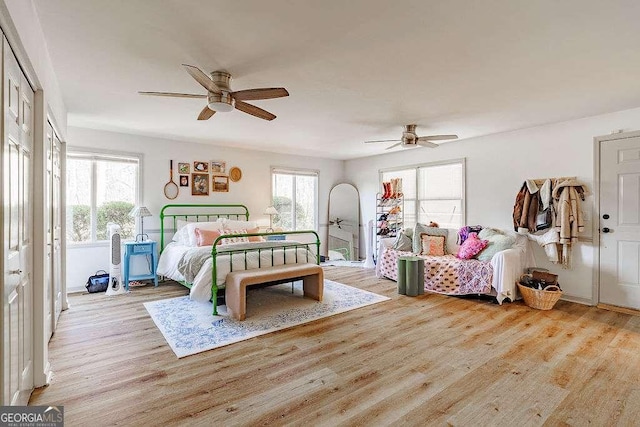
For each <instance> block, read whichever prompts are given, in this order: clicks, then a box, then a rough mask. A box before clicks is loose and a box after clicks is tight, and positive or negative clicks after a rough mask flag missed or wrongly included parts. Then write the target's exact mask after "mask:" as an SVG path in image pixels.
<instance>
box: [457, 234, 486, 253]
mask: <svg viewBox="0 0 640 427" xmlns="http://www.w3.org/2000/svg"><path fill="white" fill-rule="evenodd" d="M488 244H489V241H488V240H480V239H479V238H478V233H469V237H467V240H465V241H464V243H463V244H462V245H460V249H458V254H457V255H456V256H457V257H458V258H459V259H471V258H473V257H474V256H476V255H478V254H479V253H480V252H481V251H482V250H483V249H484V248H486V247H487V245H488Z"/></svg>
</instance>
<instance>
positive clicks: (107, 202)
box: [66, 148, 141, 244]
mask: <svg viewBox="0 0 640 427" xmlns="http://www.w3.org/2000/svg"><path fill="white" fill-rule="evenodd" d="M140 161H141V156H140V155H134V154H122V155H121V154H111V153H109V154H107V153H99V152H89V151H82V150H76V149H72V148H70V149H69V150H68V151H67V163H66V166H67V193H66V194H67V241H68V242H69V243H71V244H73V243H92V242H99V241H106V240H107V239H108V235H107V224H108V223H110V222H113V223H116V224H119V225H120V227H121V228H122V238H123V239H130V238H133V237H134V236H135V232H136V231H135V221H134V218H131V217H130V216H129V212H130V211H131V209H133V207H134V206H135V205H136V203H137V201H138V199H139V194H140V188H139V187H140Z"/></svg>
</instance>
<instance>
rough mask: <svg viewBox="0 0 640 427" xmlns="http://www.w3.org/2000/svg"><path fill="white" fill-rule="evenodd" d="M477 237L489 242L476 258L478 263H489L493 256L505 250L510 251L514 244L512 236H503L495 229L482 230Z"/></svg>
mask: <svg viewBox="0 0 640 427" xmlns="http://www.w3.org/2000/svg"><path fill="white" fill-rule="evenodd" d="M478 237H479V238H481V239H487V240H488V241H489V244H488V245H487V247H486V248H485V249H484V250H483V251H482V252H480V253H479V254H478V256H477V257H476V258H477V259H478V260H480V261H491V258H493V256H494V255H495V254H497V253H498V252H501V251H504V250H505V249H511V247H512V246H513V245H514V244H515V243H516V238H515V237H514V236H509V235H507V234H504V233H503V232H502V231H500V230H496V229H495V228H483V229H482V230H481V231H480V233H478Z"/></svg>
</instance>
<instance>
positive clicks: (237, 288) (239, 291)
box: [225, 264, 324, 320]
mask: <svg viewBox="0 0 640 427" xmlns="http://www.w3.org/2000/svg"><path fill="white" fill-rule="evenodd" d="M296 279H302V283H303V284H302V288H303V291H304V296H305V297H309V298H312V299H314V300H317V301H322V293H323V290H324V272H323V271H322V267H320V266H319V265H317V264H288V265H278V266H275V267H269V268H260V269H255V270H242V271H234V272H232V273H229V274H228V275H227V279H226V288H225V294H226V303H227V311H228V312H229V314H230V315H231V316H232V317H233V318H234V319H237V320H244V319H245V317H246V313H247V287H248V286H253V285H260V284H264V283H269V282H280V283H282V282H286V281H293V280H296Z"/></svg>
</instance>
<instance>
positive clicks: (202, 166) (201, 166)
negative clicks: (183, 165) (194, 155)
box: [193, 161, 209, 173]
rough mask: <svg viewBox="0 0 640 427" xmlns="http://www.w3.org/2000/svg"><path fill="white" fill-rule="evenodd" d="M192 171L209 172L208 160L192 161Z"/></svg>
mask: <svg viewBox="0 0 640 427" xmlns="http://www.w3.org/2000/svg"><path fill="white" fill-rule="evenodd" d="M193 172H194V173H199V172H209V162H198V161H195V162H193Z"/></svg>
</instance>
